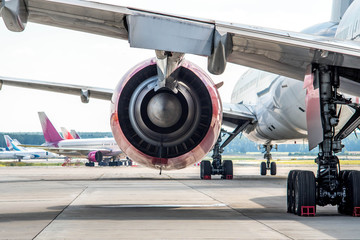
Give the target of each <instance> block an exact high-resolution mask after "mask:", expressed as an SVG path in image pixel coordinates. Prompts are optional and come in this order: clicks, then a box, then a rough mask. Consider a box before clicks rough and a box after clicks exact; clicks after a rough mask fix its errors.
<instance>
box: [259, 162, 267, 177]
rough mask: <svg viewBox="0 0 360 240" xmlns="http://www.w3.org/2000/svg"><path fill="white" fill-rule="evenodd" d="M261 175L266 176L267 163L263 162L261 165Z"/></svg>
mask: <svg viewBox="0 0 360 240" xmlns="http://www.w3.org/2000/svg"><path fill="white" fill-rule="evenodd" d="M260 174H261V175H262V176H264V175H266V162H261V164H260Z"/></svg>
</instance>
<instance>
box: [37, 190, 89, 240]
mask: <svg viewBox="0 0 360 240" xmlns="http://www.w3.org/2000/svg"><path fill="white" fill-rule="evenodd" d="M86 189H88V186H86V187H85V188H84V189H83V190H82V191H81V192H80V193H79V194H78V195H77V196H76V197H75V198H74V199H73V200H72V201H71V202H70V203H69V204H68V205H66V206H65V207H64V208H63V209H62V210H61V211H60V212H59V213H58V214H57V215H56V216H55V217H54V218H53V219H52V220H51V221H50V222H49V223H48V224H46V226H45V227H44V228H43V229H41V231H40V232H39V233H38V234H36V235H35V237H33V240H34V239H36V238H37V237H38V236H39V235H40V234H41V233H42V232H43V231H44V230H45V229H46V228H47V227H48V226H50V224H52V223H53V222H54V221H55V220H56V219H57V218H58V217H59V216H60V215H61V214H62V213H63V212H64V211H65V210H66V209H67V208H68V207H69V206H70V205H71V204H73V202H75V200H76V199H78V198H79V197H80V195H81V194H82V193H83V192H85V190H86Z"/></svg>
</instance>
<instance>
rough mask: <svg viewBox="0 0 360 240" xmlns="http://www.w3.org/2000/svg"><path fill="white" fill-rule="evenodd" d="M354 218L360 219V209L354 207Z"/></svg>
mask: <svg viewBox="0 0 360 240" xmlns="http://www.w3.org/2000/svg"><path fill="white" fill-rule="evenodd" d="M353 216H354V217H360V207H354V212H353Z"/></svg>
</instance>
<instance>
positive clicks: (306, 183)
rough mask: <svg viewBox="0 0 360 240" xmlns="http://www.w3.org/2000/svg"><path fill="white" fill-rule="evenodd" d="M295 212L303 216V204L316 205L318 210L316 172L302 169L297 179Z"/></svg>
mask: <svg viewBox="0 0 360 240" xmlns="http://www.w3.org/2000/svg"><path fill="white" fill-rule="evenodd" d="M294 203H295V209H294V214H296V215H298V216H301V207H302V206H314V207H315V211H316V182H315V176H314V173H313V172H311V171H300V172H298V173H297V176H296V181H295V198H294Z"/></svg>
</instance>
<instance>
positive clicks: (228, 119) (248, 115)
mask: <svg viewBox="0 0 360 240" xmlns="http://www.w3.org/2000/svg"><path fill="white" fill-rule="evenodd" d="M255 121H256V116H255V115H254V114H253V113H252V112H251V111H250V109H249V108H248V107H247V106H245V105H243V104H234V103H223V125H224V126H226V127H230V128H232V129H233V130H232V132H227V131H225V132H226V133H228V135H229V136H228V137H227V138H226V139H225V141H224V142H223V143H222V144H221V148H224V147H226V146H227V145H228V144H229V143H230V142H231V141H232V140H233V139H234V138H235V137H236V136H237V135H238V134H239V133H240V132H242V131H243V130H244V129H245V128H246V127H247V126H248V125H249V124H251V123H254V122H255Z"/></svg>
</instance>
